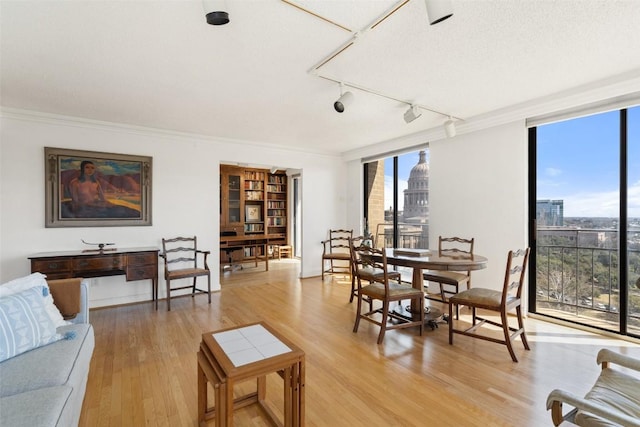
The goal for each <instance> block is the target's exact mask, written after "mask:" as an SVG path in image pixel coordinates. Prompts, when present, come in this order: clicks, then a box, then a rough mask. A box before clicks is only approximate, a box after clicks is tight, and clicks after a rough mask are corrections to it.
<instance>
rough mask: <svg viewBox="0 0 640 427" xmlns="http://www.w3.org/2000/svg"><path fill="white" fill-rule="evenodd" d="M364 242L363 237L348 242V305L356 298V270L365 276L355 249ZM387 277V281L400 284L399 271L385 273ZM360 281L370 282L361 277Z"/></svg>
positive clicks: (380, 272)
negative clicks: (349, 272) (395, 281)
mask: <svg viewBox="0 0 640 427" xmlns="http://www.w3.org/2000/svg"><path fill="white" fill-rule="evenodd" d="M364 242H365V237H364V236H357V237H354V238H352V239H350V241H349V248H350V251H349V252H350V255H351V294H350V295H349V303H352V302H353V298H357V296H358V286H357V284H356V280H357V279H356V276H357V274H358V270H361V271H362V272H363V274H365V270H363V269H362V268H361V267H362V264H361V263H360V259H359V257H358V255H357V253H356V249H355V248H356V247H357V246H360V245H362V244H363V243H364ZM378 274H382V271H379V272H378ZM387 274H388V275H389V280H397V281H398V282H400V280H401V276H400V272H399V271H387ZM362 280H366V281H369V282H370V281H372V280H369V279H368V278H366V277H362Z"/></svg>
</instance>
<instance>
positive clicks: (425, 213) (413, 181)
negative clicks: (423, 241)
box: [402, 151, 429, 223]
mask: <svg viewBox="0 0 640 427" xmlns="http://www.w3.org/2000/svg"><path fill="white" fill-rule="evenodd" d="M419 156H420V158H419V160H418V164H416V165H415V166H414V167H413V168H412V169H411V173H409V181H408V188H407V189H406V190H404V212H403V215H402V218H403V219H402V220H403V222H411V223H426V222H427V221H428V219H429V165H428V164H427V153H426V152H425V151H420V153H419Z"/></svg>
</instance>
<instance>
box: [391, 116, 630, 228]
mask: <svg viewBox="0 0 640 427" xmlns="http://www.w3.org/2000/svg"><path fill="white" fill-rule="evenodd" d="M627 121H628V125H629V140H628V147H629V148H628V159H629V164H628V166H627V172H628V184H629V188H628V206H629V216H630V217H636V218H638V217H640V107H635V108H631V109H629V110H628V116H627ZM618 131H619V112H618V111H613V112H609V113H602V114H597V115H593V116H587V117H583V118H579V119H574V120H569V121H565V122H559V123H553V124H549V125H545V126H540V127H538V182H537V185H538V195H537V198H538V199H562V200H564V212H565V216H584V217H617V216H618V215H619V213H618V197H619V193H618V185H619V184H618V181H619V165H618V164H619V156H620V150H619V143H618V141H619V137H618ZM428 160H429V151H428V150H427V161H428ZM398 163H399V167H398V170H399V171H400V172H399V182H398V187H399V191H400V195H401V197H400V200H399V203H400V206H399V209H400V210H402V209H403V206H402V204H403V200H402V190H404V189H406V188H407V179H408V178H409V172H410V171H411V168H412V167H413V166H414V165H416V164H417V163H418V152H417V151H416V152H414V153H410V154H405V155H402V156H400V157H399V158H398ZM392 166H393V159H392V158H387V159H385V171H386V172H387V173H389V172H391V171H392V170H393V167H392ZM392 196H393V177H392V176H391V175H385V207H386V208H388V207H389V206H391V204H392V203H391V199H392Z"/></svg>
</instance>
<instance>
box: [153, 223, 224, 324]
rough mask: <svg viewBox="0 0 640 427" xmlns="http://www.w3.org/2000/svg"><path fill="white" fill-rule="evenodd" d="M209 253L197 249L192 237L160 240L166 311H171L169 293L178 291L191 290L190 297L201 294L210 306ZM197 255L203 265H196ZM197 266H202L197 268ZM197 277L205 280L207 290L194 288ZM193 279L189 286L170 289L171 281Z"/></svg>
mask: <svg viewBox="0 0 640 427" xmlns="http://www.w3.org/2000/svg"><path fill="white" fill-rule="evenodd" d="M209 253H210V252H209V251H201V250H199V249H198V240H197V238H196V236H193V237H175V238H172V239H165V238H163V239H162V253H160V257H162V258H163V259H164V279H165V282H166V284H167V311H171V292H172V291H177V290H180V289H189V288H190V289H191V296H192V297H193V296H194V295H195V293H196V292H203V293H206V294H207V295H208V296H209V304H211V272H210V271H209V266H208V265H207V256H208V255H209ZM198 255H200V258H202V260H203V263H202V264H199V263H198ZM199 265H202V266H201V267H199ZM198 277H206V278H207V290H206V291H204V290H201V289H198V288H197V287H196V280H197V279H198ZM179 279H193V281H192V283H191V284H190V285H185V286H174V287H171V281H172V280H179Z"/></svg>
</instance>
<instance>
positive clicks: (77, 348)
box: [0, 323, 95, 397]
mask: <svg viewBox="0 0 640 427" xmlns="http://www.w3.org/2000/svg"><path fill="white" fill-rule="evenodd" d="M90 331H91V333H89V332H90ZM92 331H93V327H92V326H91V325H90V324H88V323H85V324H80V325H68V326H61V327H59V328H58V332H59V333H60V334H61V335H67V336H70V335H75V337H74V338H72V339H63V340H60V341H57V342H54V343H53V344H50V345H47V346H44V347H40V348H37V349H35V350H31V351H28V352H26V353H23V354H22V355H20V357H14V358H13V359H9V360H5V361H4V362H2V363H0V378H2V380H1V381H0V397H4V396H11V395H14V394H18V393H23V392H25V391H30V390H35V389H38V388H43V387H51V386H56V385H62V384H65V383H70V384H73V383H76V382H77V381H78V379H77V378H73V376H74V375H76V376H82V375H85V374H86V372H85V369H74V367H75V366H89V364H90V361H91V355H92V354H93V348H94V346H95V343H94V340H95V338H94V335H93V332H92Z"/></svg>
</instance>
